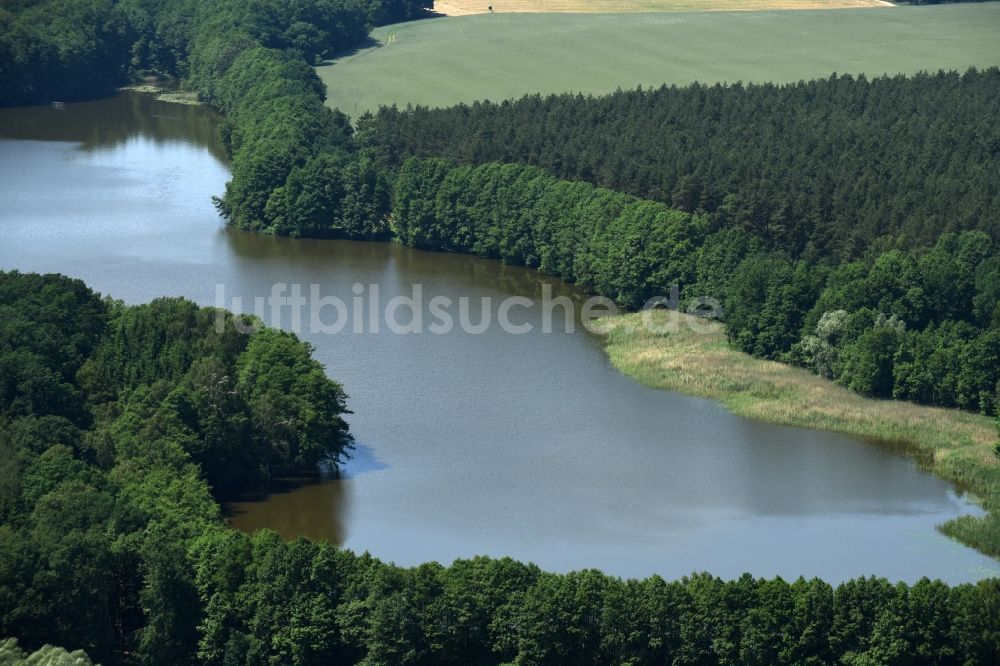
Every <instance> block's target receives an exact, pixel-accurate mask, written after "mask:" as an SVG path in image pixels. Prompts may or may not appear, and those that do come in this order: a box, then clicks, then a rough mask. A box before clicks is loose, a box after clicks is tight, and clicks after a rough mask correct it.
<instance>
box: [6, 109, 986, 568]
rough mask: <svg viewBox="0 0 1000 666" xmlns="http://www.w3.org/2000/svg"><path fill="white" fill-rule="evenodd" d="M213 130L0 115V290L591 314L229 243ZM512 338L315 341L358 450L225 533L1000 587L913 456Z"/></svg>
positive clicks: (328, 256)
mask: <svg viewBox="0 0 1000 666" xmlns="http://www.w3.org/2000/svg"><path fill="white" fill-rule="evenodd" d="M215 122H216V118H215V117H214V115H213V114H212V113H211V112H210V111H209V110H207V109H205V108H202V107H188V106H182V105H175V104H166V103H162V102H156V101H155V100H154V99H153V98H152V97H151V96H149V95H142V94H137V93H129V94H125V95H122V96H119V97H118V98H115V99H112V100H102V101H98V102H89V103H84V104H75V105H68V106H67V107H66V109H65V110H62V111H59V110H55V109H49V108H31V109H12V110H11V109H8V110H0V269H5V270H9V269H18V270H21V271H41V272H61V273H66V274H68V275H72V276H74V277H79V278H82V279H84V280H86V281H87V282H88V283H89V284H90V286H91V287H93V288H94V289H96V290H99V291H100V292H102V293H105V294H109V295H111V296H113V297H115V298H120V299H123V300H125V301H126V302H129V303H140V302H144V301H148V300H150V299H152V298H155V297H157V296H164V295H180V296H185V297H187V298H190V299H192V300H194V301H196V302H198V303H200V304H202V305H214V304H215V303H216V298H217V290H219V289H222V290H223V291H224V294H225V298H226V305H227V306H230V307H232V305H233V303H232V298H233V297H240V298H241V299H242V303H243V304H244V306H243V309H244V310H251V309H252V307H253V306H252V304H253V302H254V298H255V297H267V296H269V295H270V294H271V290H272V285H274V284H275V283H286V284H292V283H298V284H301V285H304V291H306V292H308V289H309V285H312V284H318V285H321V288H322V293H323V294H329V295H332V294H336V295H338V296H339V297H341V298H342V299H343V300H344V301H345V302H348V303H349V302H351V298H352V296H353V292H352V287H353V286H354V285H355V283H359V284H361V285H371V284H377V285H379V290H380V297H381V299H382V302H383V303H385V302H386V301H388V300H389V299H391V298H392V297H393V296H395V295H400V294H405V295H409V294H410V293H411V289H412V285H414V284H420V285H422V287H423V292H424V298H425V299H430V298H431V297H433V296H436V295H438V296H440V295H443V296H448V297H450V298H452V299H453V300H455V301H457V300H458V299H459V298H460V297H469V298H470V299H471V300H472V303H474V304H478V303H479V302H480V301H479V299H480V298H482V297H490V298H492V299H494V303H498V302H499V301H500V300H501V299H503V298H505V297H508V296H511V295H520V296H527V297H532V298H534V297H537V296H539V294H540V293H541V289H542V285H543V284H545V283H551V284H553V289H554V291H555V293H557V294H563V295H569V296H571V297H573V298H577V299H579V298H580V295H579V294H576V293H575V292H574V291H573V289H572V287H570V286H569V285H565V284H562V283H560V282H558V281H556V280H552V279H551V278H548V277H545V276H542V275H539V274H537V273H534V272H532V271H528V270H522V269H516V268H511V267H505V266H502V265H500V264H497V263H495V262H491V261H485V260H480V259H476V258H472V257H467V256H456V255H445V254H434V253H424V252H418V251H415V250H411V249H408V248H405V247H401V246H398V245H394V244H387V243H359V242H348V241H315V240H294V239H277V238H268V237H260V236H252V235H248V234H245V233H240V232H237V231H234V230H230V229H227V228H226V227H225V225H224V224H223V222H222V220H220V218H219V217H218V215H217V214H216V212H215V210H214V208H213V206H212V204H211V200H210V198H211V196H212V195H217V194H220V193H222V191H223V189H224V184H225V181H226V180H227V178H228V172H227V167H226V164H225V162H224V161H223V151H222V150H221V148H220V146H219V145H218V143H217V142H216V140H215V138H214V137H215V135H214V131H213V127H214V125H215ZM366 289H367V287H366ZM494 307H495V306H494ZM476 313H477V309H475V308H474V310H473V314H474V319H478V315H477V314H476ZM286 314H287V313H286ZM512 318H515V319H517V321H518V323H522V322H530V323H534V324H536V326H535V331H533V332H531V333H528V334H525V335H511V334H508V333H505V332H503V331H502V330H500V329H499V328H498V327H495V326H494V327H491V328H489V329H488V330H487V331H486V332H484V333H482V334H478V335H473V334H468V333H464V332H462V331H461V330H455V331H453V332H452V333H450V334H448V335H434V334H431V333H428V332H424V333H422V334H411V335H397V334H394V333H391V332H389V331H387V330H386V329H385V328H384V327H383V328H381V329H380V331H379V332H378V333H375V332H373V331H371V330H367V331H365V332H363V333H360V334H355V333H353V332H351V330H352V329H351V328H350V327H349V328H348V329H347V330H345V331H343V332H341V333H339V334H336V335H325V334H318V333H309V332H308V330H307V331H306V332H304V333H303V337H305V338H306V339H308V340H309V341H310V342H311V343H312V344H313V345H315V347H316V357H317V358H318V359H319V360H320V361H321V362H322V363H323V364H324V365H325V366H326V367H327V369H328V371H329V374H330V375H331V376H332V377H334V378H335V379H337V380H338V381H340V382H341V383H343V384H344V386H345V388H346V390H347V392H348V393H349V394H350V396H351V398H350V403H349V404H350V407H351V409H352V410H353V411H354V414H352V415H351V416H350V417H349V421H350V424H351V428H352V431H353V432H354V435H355V437H356V438H357V442H358V447H357V451H356V452H355V456H354V459H353V460H352V461H350V462H349V463H348V464H347V466H346V468H345V469H344V471H343V474H342V476H341V478H339V479H333V480H328V481H325V482H322V483H315V484H305V485H302V484H293V485H286V486H277V487H275V488H274V489H273V490H275V492H273V493H272V494H271V495H269V496H268V497H267V499H266V500H265V501H258V502H244V503H237V504H234V505H231V506H230V511H231V513H232V518H231V520H232V522H233V524H234V525H235V526H237V527H239V528H241V529H255V528H258V527H263V526H267V527H272V528H274V529H277V530H278V531H280V532H282V533H283V534H285V535H286V536H288V537H294V536H298V535H306V536H310V537H314V538H323V539H328V540H330V541H332V542H334V543H337V544H342V545H344V546H346V547H350V548H352V549H355V550H358V551H363V550H369V551H371V552H372V553H373V554H374V555H376V556H378V557H380V558H383V559H386V560H392V561H395V562H397V563H400V564H405V565H411V564H416V563H418V562H422V561H426V560H438V561H441V562H443V563H448V562H450V561H451V560H453V559H454V558H457V557H468V556H472V555H476V554H487V555H492V556H502V555H510V556H512V557H515V558H518V559H523V560H531V561H534V562H536V563H538V564H539V565H540V566H542V567H543V568H546V569H550V570H555V571H567V570H571V569H580V568H588V567H596V568H600V569H603V570H605V571H607V572H609V573H612V574H616V575H622V576H647V575H649V574H652V573H659V574H661V575H663V576H664V577H667V578H673V577H677V576H681V575H684V574H687V573H690V572H692V571H696V570H699V571H700V570H708V571H711V572H713V573H715V574H717V575H720V576H724V577H733V576H737V575H739V574H740V573H742V572H744V571H749V572H751V573H753V574H756V575H764V576H772V575H776V574H780V575H782V576H784V577H787V578H795V577H797V576H799V575H805V576H807V577H808V576H820V577H823V578H826V579H828V580H831V581H840V580H843V579H845V578H850V577H855V576H861V575H870V574H878V575H882V576H886V577H888V578H890V579H894V580H897V579H901V580H907V581H913V580H916V579H917V578H919V577H921V576H923V575H927V576H930V577H939V578H942V579H944V580H946V581H949V582H958V581H965V580H974V579H978V578H982V577H985V576H996V575H1000V565H998V563H997V562H996V561H994V560H992V559H990V558H986V557H984V556H981V555H979V554H978V553H976V552H975V551H973V550H971V549H969V548H965V547H963V546H961V545H959V544H957V543H955V542H952V541H950V540H948V539H946V538H945V537H943V536H942V535H940V534H939V533H938V532H937V531H936V530H935V525H937V524H940V523H941V522H943V521H945V520H948V519H950V518H953V517H955V516H957V515H960V514H964V513H976V512H978V511H979V510H978V509H977V508H976V507H975V506H974V505H972V504H970V503H969V502H968V501H967V500H966V499H964V498H962V497H961V496H959V495H958V494H956V492H955V490H954V489H953V488H952V487H951V486H950V485H949V484H948V483H946V482H944V481H942V480H940V479H938V478H936V477H934V476H932V475H929V474H927V473H924V472H922V471H920V470H919V469H918V468H917V466H916V465H915V464H914V463H913V462H912V461H910V460H909V459H907V458H905V457H902V456H899V455H896V454H894V453H892V452H890V451H887V450H884V449H881V448H879V447H876V446H872V445H869V444H866V443H863V442H860V441H857V440H855V439H852V438H849V437H843V436H839V435H834V434H830V433H824V432H815V431H808V430H800V429H794V428H785V427H779V426H773V425H767V424H763V423H757V422H753V421H749V420H746V419H742V418H738V417H736V416H733V415H732V414H729V413H728V412H726V411H725V410H724V409H723V408H722V407H720V406H719V405H717V404H715V403H712V402H708V401H705V400H700V399H696V398H690V397H686V396H682V395H677V394H673V393H667V392H662V391H656V390H652V389H649V388H645V387H643V386H640V385H638V384H636V383H635V382H633V381H631V380H630V379H628V378H627V377H625V376H623V375H621V374H619V373H618V372H616V371H615V370H614V369H613V368H611V367H610V366H609V364H608V362H607V360H606V358H605V356H604V355H603V353H602V350H601V342H600V338H599V337H597V336H595V335H591V334H589V333H585V332H582V331H577V332H576V333H573V334H565V333H557V334H549V335H546V334H543V333H541V332H540V331H539V329H540V326H539V324H540V312H539V311H538V308H532V309H525V308H522V309H519V310H517V315H516V316H512ZM401 320H405V317H401ZM282 323H283V324H284V325H286V326H287V325H289V324H290V323H291V322H290V320H289V318H285V319H283V320H282Z"/></svg>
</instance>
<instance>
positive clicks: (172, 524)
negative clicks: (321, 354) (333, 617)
mask: <svg viewBox="0 0 1000 666" xmlns="http://www.w3.org/2000/svg"><path fill="white" fill-rule="evenodd" d="M220 316H221V312H219V311H215V310H211V309H205V308H199V307H197V306H195V305H194V304H192V303H190V302H188V301H184V300H182V299H158V300H155V301H153V302H152V303H149V304H148V305H140V306H132V307H128V306H124V305H122V304H120V303H117V302H113V301H108V300H102V299H100V298H99V297H98V296H97V295H96V294H94V293H93V292H91V291H90V290H89V289H87V287H86V286H85V285H84V284H83V283H81V282H79V281H77V280H70V279H68V278H64V277H62V276H52V275H49V276H39V275H21V274H18V273H16V272H15V273H0V636H14V637H17V638H19V639H21V640H22V641H23V642H24V643H25V644H26V645H28V646H31V647H37V646H40V645H42V644H43V643H46V642H48V643H55V644H59V645H63V646H66V647H69V648H71V649H76V648H85V649H86V650H87V651H88V652H89V653H90V655H91V656H93V657H97V658H99V660H102V661H116V662H120V661H125V660H126V659H125V657H124V656H123V655H124V654H128V653H131V652H132V651H133V650H139V651H140V652H143V651H148V652H149V653H150V654H151V655H153V656H149V657H148V658H149V659H153V660H154V661H157V662H158V663H179V662H176V661H171V660H170V659H169V658H168V657H167V656H162V657H156V656H155V654H156V653H157V652H159V651H161V650H169V649H170V648H169V646H170V644H171V642H172V641H178V640H186V639H189V638H190V637H186V636H185V635H184V634H183V629H184V627H183V626H178V625H177V623H178V622H181V621H182V620H183V622H189V621H190V622H197V616H191V617H183V618H181V619H178V618H177V617H175V616H174V615H173V614H174V613H176V612H178V611H179V610H180V609H179V608H178V607H177V606H176V604H177V603H179V602H180V601H182V600H183V599H184V598H185V597H184V595H185V594H187V592H188V591H187V589H186V588H184V587H183V586H181V587H177V586H175V582H176V580H177V579H178V577H179V576H180V577H181V579H180V580H181V583H183V582H184V581H185V580H187V579H188V578H189V577H190V575H191V574H190V572H189V571H188V569H187V568H186V567H187V565H186V564H185V557H186V548H187V545H188V544H187V540H188V539H190V538H192V537H194V536H195V535H198V534H201V533H203V532H204V530H206V529H207V528H208V527H217V526H219V525H220V524H221V521H220V518H219V506H218V504H216V502H215V500H214V499H213V497H212V494H211V493H210V490H211V491H214V492H226V491H234V490H239V489H245V488H247V487H248V486H251V485H255V484H257V483H259V482H260V481H261V480H263V479H266V478H268V477H269V476H271V475H275V474H282V473H286V474H287V473H290V472H293V471H299V470H312V469H315V467H316V465H317V464H320V463H322V462H329V463H336V461H337V460H338V459H340V458H341V457H342V456H343V455H345V454H346V452H347V450H348V449H349V448H350V445H351V437H350V434H349V432H348V429H347V425H346V423H345V422H344V421H343V419H342V418H341V416H342V414H343V413H344V412H345V411H346V407H345V396H344V393H343V391H342V389H341V387H340V386H339V385H338V384H336V383H335V382H333V381H332V380H330V379H329V378H327V377H326V375H325V373H324V371H323V368H322V366H321V365H320V364H319V363H318V362H316V361H315V360H313V359H312V358H311V356H310V354H311V349H310V347H308V345H306V344H305V343H302V342H299V341H298V340H297V339H296V338H295V337H294V336H293V335H291V334H287V333H282V332H279V331H276V330H272V329H264V328H260V329H259V330H254V331H253V332H252V334H245V333H244V332H245V331H247V330H250V324H251V323H252V322H249V321H242V322H237V323H239V324H240V325H239V328H238V327H237V326H236V325H235V324H234V322H232V321H227V322H226V326H225V327H224V329H223V330H222V331H220V330H219V328H220V327H219V326H218V321H219V320H218V318H219V317H220ZM241 331H243V332H241ZM184 610H185V612H186V611H187V610H188V609H184ZM137 661H139V660H137Z"/></svg>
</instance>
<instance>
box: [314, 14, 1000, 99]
mask: <svg viewBox="0 0 1000 666" xmlns="http://www.w3.org/2000/svg"><path fill="white" fill-rule="evenodd" d="M486 4H487V5H488V4H489V3H486ZM484 6H485V5H484ZM998 24H1000V3H984V4H973V5H948V6H945V5H937V6H928V7H898V8H883V9H837V10H829V11H825V10H813V11H761V12H745V11H744V12H694V13H659V14H637V13H631V14H494V15H481V16H460V17H455V18H443V19H433V20H423V21H415V22H412V23H404V24H399V25H391V26H384V27H381V28H376V29H375V30H374V31H373V32H372V39H373V40H374V42H375V43H376V45H374V46H373V47H371V48H367V49H363V50H361V51H358V52H355V53H352V54H350V55H346V56H344V57H342V58H338V59H336V60H334V61H333V63H332V64H331V65H327V66H324V67H320V68H319V69H318V71H319V74H320V77H321V78H322V79H323V80H324V82H325V83H326V85H327V89H328V97H327V104H328V105H330V106H333V107H339V108H340V109H341V110H343V111H344V112H345V113H347V114H349V115H351V116H352V117H357V116H358V115H359V114H360V113H362V112H364V111H366V110H374V109H376V108H378V106H379V105H383V104H384V105H391V104H398V105H400V106H405V105H406V104H408V103H413V104H423V105H428V106H450V105H452V104H457V103H460V102H466V103H470V102H473V101H475V100H479V99H492V100H502V99H506V98H513V97H521V96H522V95H525V94H529V93H557V92H570V91H572V92H583V93H594V94H601V93H609V92H613V91H614V90H615V89H616V88H618V87H621V88H623V89H629V88H635V86H637V85H640V84H641V85H643V86H659V85H661V84H663V83H676V84H678V85H682V84H687V83H691V82H692V81H702V82H708V83H714V82H716V81H730V82H735V81H757V82H761V81H774V82H796V81H799V80H800V79H813V78H824V77H827V76H830V74H831V73H832V72H840V73H855V74H856V73H862V72H864V73H866V74H869V75H880V74H884V73H889V74H896V73H905V74H913V73H916V72H918V71H921V70H928V71H936V70H938V69H956V70H958V71H965V70H966V69H968V68H969V67H970V66H972V65H976V66H989V65H996V64H1000V40H997V39H996V26H997V25H998Z"/></svg>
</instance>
